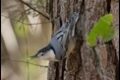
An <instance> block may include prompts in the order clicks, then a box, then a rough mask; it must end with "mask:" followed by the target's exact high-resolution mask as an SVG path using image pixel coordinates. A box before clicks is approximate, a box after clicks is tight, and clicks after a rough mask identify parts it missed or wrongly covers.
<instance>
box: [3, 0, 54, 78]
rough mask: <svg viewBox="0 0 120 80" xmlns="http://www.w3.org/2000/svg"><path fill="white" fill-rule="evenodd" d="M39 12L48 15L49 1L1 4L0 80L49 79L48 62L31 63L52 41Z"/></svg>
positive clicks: (11, 0)
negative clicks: (31, 57)
mask: <svg viewBox="0 0 120 80" xmlns="http://www.w3.org/2000/svg"><path fill="white" fill-rule="evenodd" d="M30 6H32V7H30ZM32 8H33V9H32ZM34 8H35V9H36V10H38V11H34ZM39 12H42V13H43V14H46V0H1V49H2V51H1V80H46V79H47V69H48V61H39V60H32V61H31V60H29V59H28V57H29V56H31V55H32V54H35V53H36V52H37V50H38V49H40V48H42V47H44V46H45V45H46V44H47V43H48V42H49V41H50V38H51V32H52V26H51V23H50V21H49V20H47V19H46V18H44V17H43V16H42V15H41V14H40V13H39ZM46 15H47V14H46Z"/></svg>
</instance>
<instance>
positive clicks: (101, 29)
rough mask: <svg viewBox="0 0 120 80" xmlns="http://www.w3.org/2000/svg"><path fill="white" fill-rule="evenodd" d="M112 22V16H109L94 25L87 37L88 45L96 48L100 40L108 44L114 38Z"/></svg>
mask: <svg viewBox="0 0 120 80" xmlns="http://www.w3.org/2000/svg"><path fill="white" fill-rule="evenodd" d="M112 20H113V19H112V14H107V15H105V16H103V17H101V18H100V19H99V20H98V22H96V23H95V24H94V26H93V28H92V30H91V31H90V32H89V33H88V36H87V44H88V45H89V46H91V47H93V46H95V45H96V43H97V40H98V39H101V40H103V42H108V41H110V40H111V39H112V38H113V35H114V29H113V27H112Z"/></svg>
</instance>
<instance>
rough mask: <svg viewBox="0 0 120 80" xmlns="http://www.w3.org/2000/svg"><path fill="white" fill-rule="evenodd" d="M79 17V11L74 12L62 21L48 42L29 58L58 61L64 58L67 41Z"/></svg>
mask: <svg viewBox="0 0 120 80" xmlns="http://www.w3.org/2000/svg"><path fill="white" fill-rule="evenodd" d="M78 19H79V13H77V12H74V13H72V14H71V15H70V17H69V18H68V20H67V21H66V22H64V23H63V24H62V26H61V28H60V29H59V30H58V31H56V32H55V34H54V35H53V36H52V38H51V41H50V42H49V44H48V45H47V46H45V47H43V48H42V49H39V50H38V51H37V53H36V54H34V55H33V56H31V58H39V59H40V60H49V61H59V60H62V59H64V58H65V55H66V51H67V48H66V46H67V43H68V42H69V39H71V37H72V36H74V34H73V35H72V33H73V32H74V30H75V24H76V23H77V21H78Z"/></svg>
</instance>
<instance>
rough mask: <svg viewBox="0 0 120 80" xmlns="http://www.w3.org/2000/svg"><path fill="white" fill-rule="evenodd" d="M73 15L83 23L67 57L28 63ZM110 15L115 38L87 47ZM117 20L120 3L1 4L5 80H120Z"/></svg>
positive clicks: (13, 0)
mask: <svg viewBox="0 0 120 80" xmlns="http://www.w3.org/2000/svg"><path fill="white" fill-rule="evenodd" d="M73 12H80V18H79V21H78V22H77V24H76V33H75V36H76V37H75V42H74V48H73V49H72V50H71V52H70V54H69V55H68V57H67V58H65V59H63V60H61V61H59V62H50V63H49V62H48V61H40V60H38V59H35V60H30V59H29V56H31V55H33V54H35V53H36V52H37V50H38V49H40V48H42V47H44V46H45V45H46V44H48V43H49V41H50V39H51V35H52V34H53V33H54V32H55V31H56V30H58V29H59V28H60V27H61V25H62V24H63V23H64V22H66V20H67V19H68V17H69V15H70V14H71V13H73ZM108 13H111V14H112V16H113V27H114V29H115V35H114V37H113V39H112V40H110V41H109V42H107V43H102V42H101V43H97V45H96V46H95V47H93V48H91V47H89V46H88V45H87V44H86V36H87V34H88V32H90V30H91V28H92V27H93V25H94V24H95V23H96V22H97V21H98V19H99V18H100V17H101V16H103V15H105V14H108ZM118 16H119V0H1V23H2V24H1V49H2V51H1V80H119V78H118V77H119V17H118ZM68 44H69V43H68ZM48 66H49V67H48Z"/></svg>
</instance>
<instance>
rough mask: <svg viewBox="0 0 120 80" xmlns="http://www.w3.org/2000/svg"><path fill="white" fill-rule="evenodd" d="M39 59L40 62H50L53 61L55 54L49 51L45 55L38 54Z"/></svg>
mask: <svg viewBox="0 0 120 80" xmlns="http://www.w3.org/2000/svg"><path fill="white" fill-rule="evenodd" d="M39 59H40V60H51V61H55V54H54V51H53V50H49V51H47V52H46V53H40V54H39Z"/></svg>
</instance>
